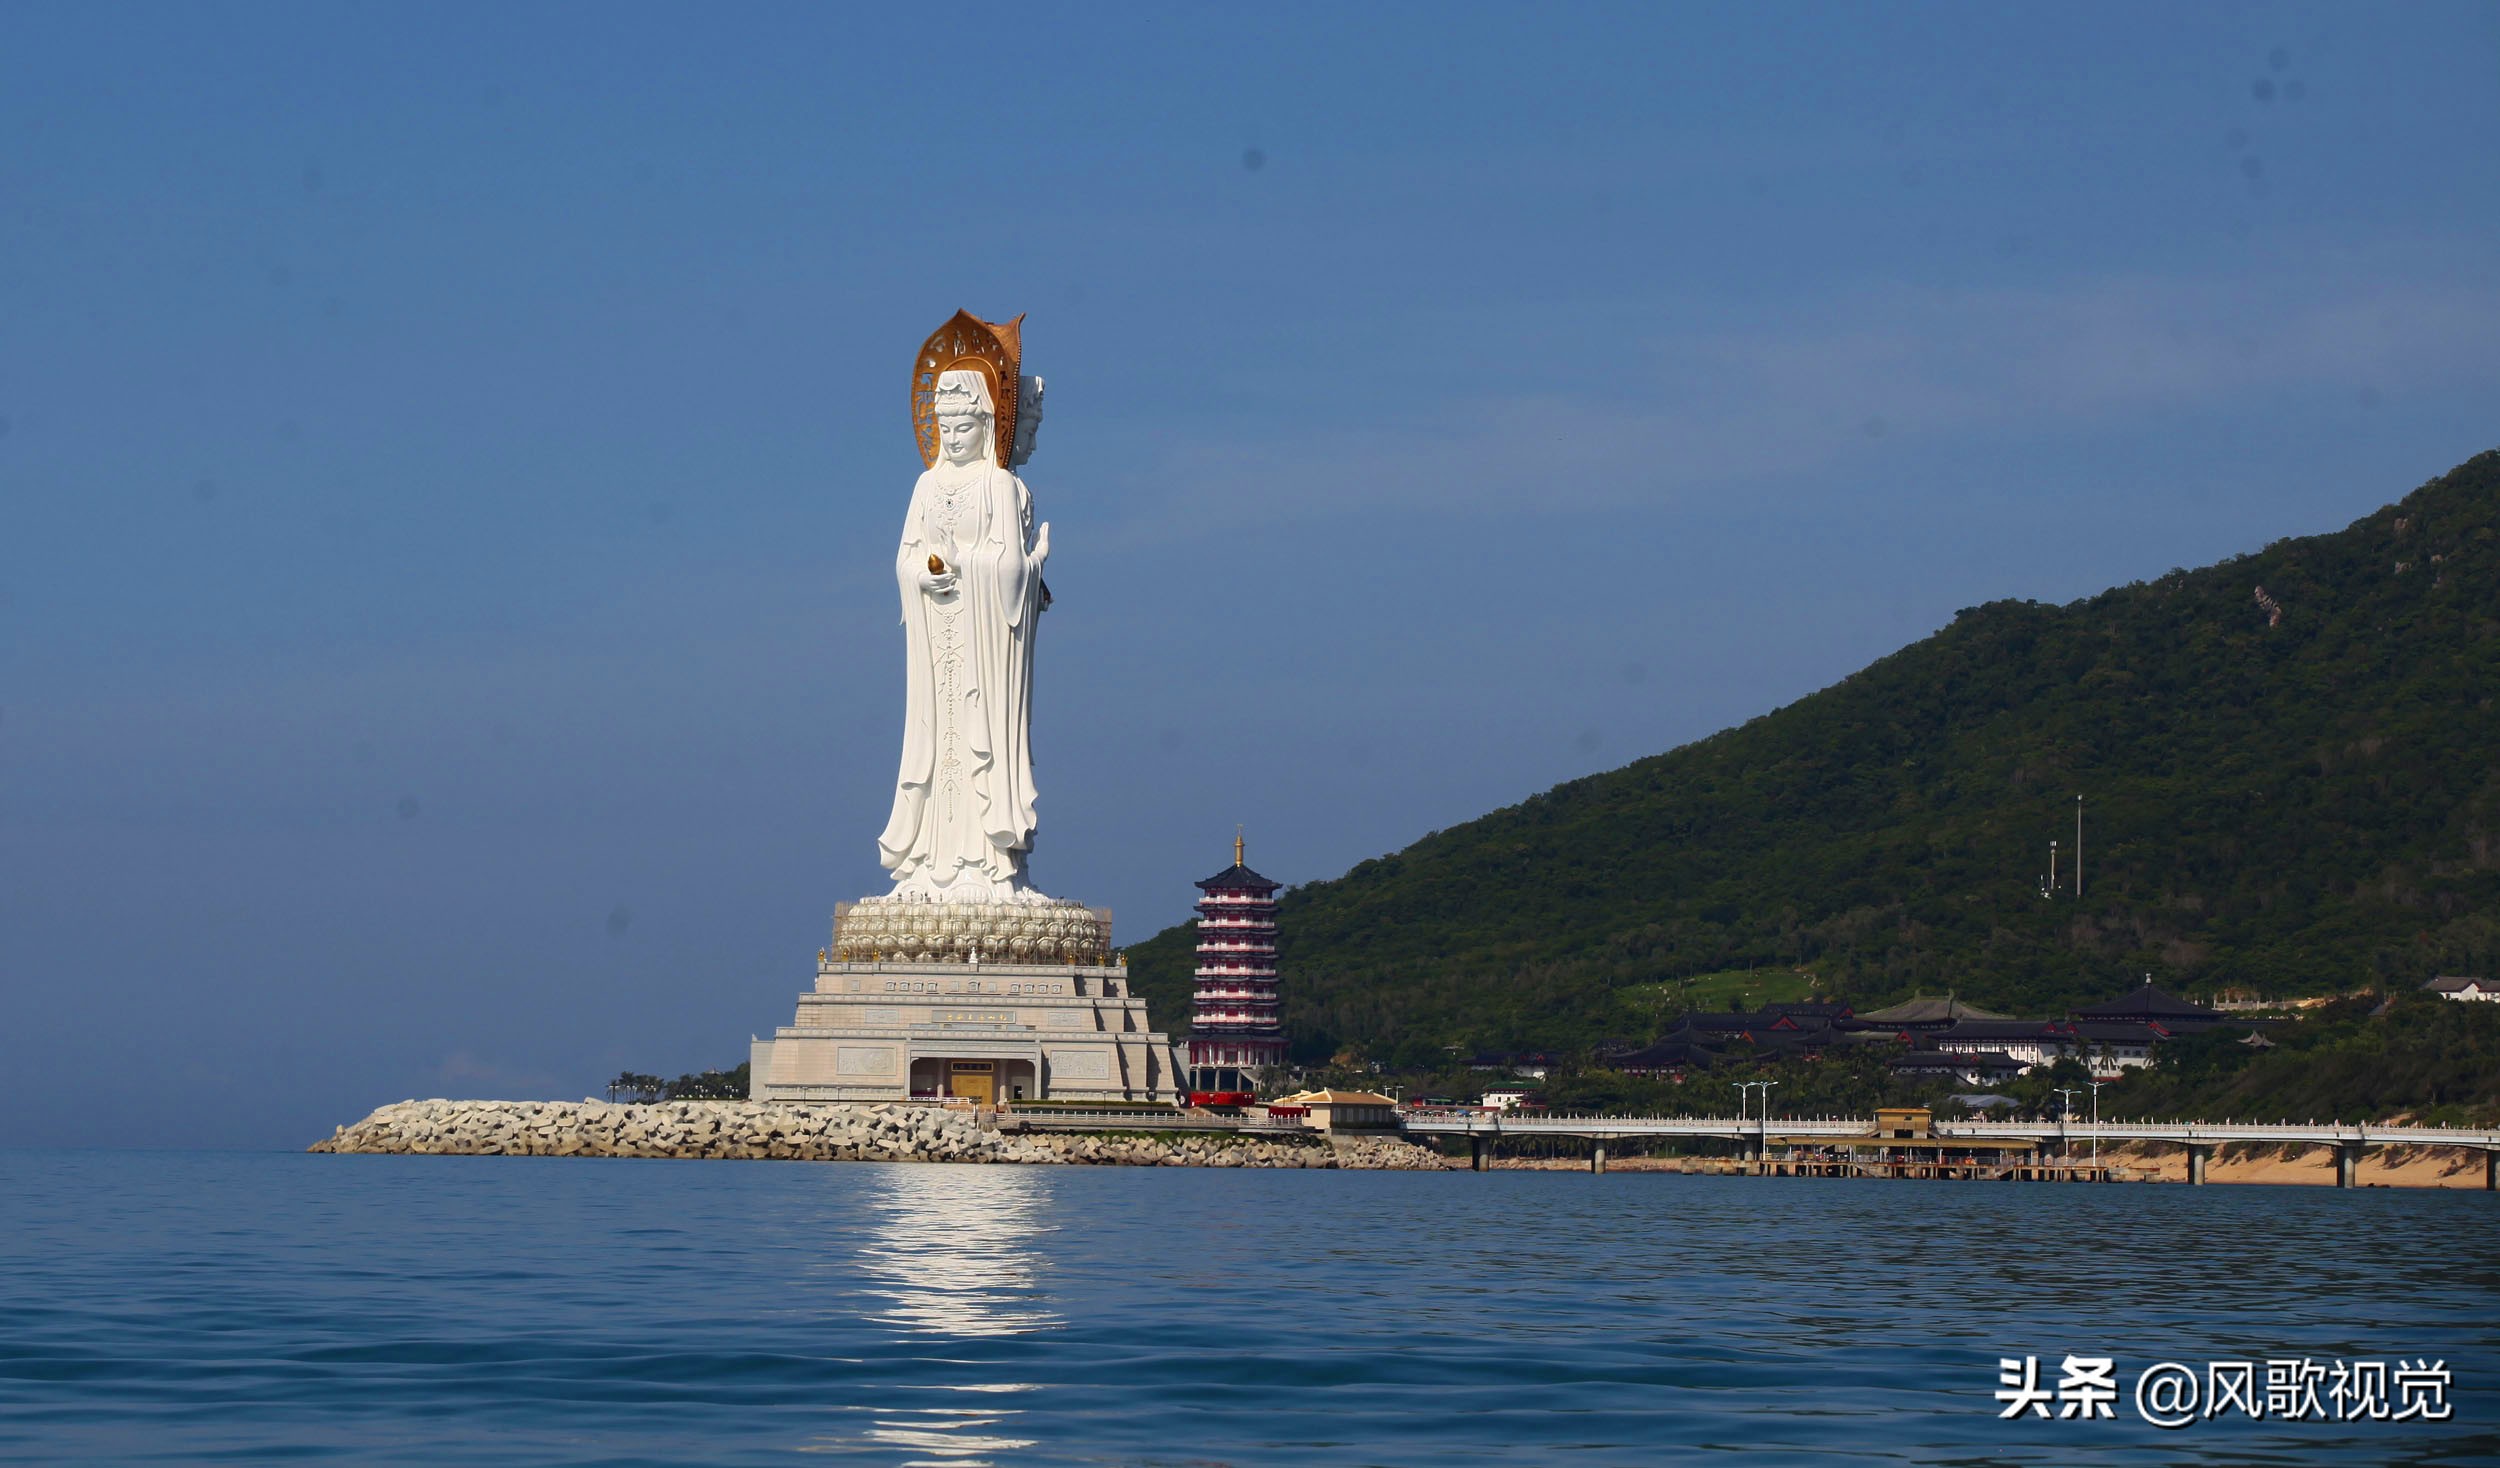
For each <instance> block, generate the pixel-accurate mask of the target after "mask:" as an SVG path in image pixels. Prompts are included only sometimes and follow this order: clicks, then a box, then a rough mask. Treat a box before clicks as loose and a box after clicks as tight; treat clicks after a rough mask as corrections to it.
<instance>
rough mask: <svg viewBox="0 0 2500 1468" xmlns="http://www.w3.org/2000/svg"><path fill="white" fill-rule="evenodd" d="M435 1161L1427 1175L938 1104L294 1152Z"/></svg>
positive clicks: (705, 1116)
mask: <svg viewBox="0 0 2500 1468" xmlns="http://www.w3.org/2000/svg"><path fill="white" fill-rule="evenodd" d="M306 1150H307V1151H312V1152H336V1153H368V1154H370V1153H391V1154H402V1155H409V1154H413V1155H420V1156H442V1157H645V1158H671V1159H678V1158H687V1159H691V1158H710V1159H718V1160H743V1161H765V1160H776V1161H794V1162H1013V1163H1033V1164H1073V1165H1079V1166H1105V1167H1285V1168H1344V1169H1365V1170H1401V1171H1431V1172H1437V1171H1440V1170H1443V1169H1445V1168H1447V1167H1449V1166H1450V1164H1449V1163H1448V1162H1446V1161H1444V1160H1443V1159H1442V1157H1441V1156H1440V1154H1439V1153H1437V1152H1434V1151H1432V1150H1430V1149H1429V1148H1425V1147H1419V1146H1416V1145H1415V1144H1414V1143H1412V1142H1408V1141H1405V1140H1403V1139H1401V1138H1394V1137H1360V1138H1345V1137H1340V1138H1335V1139H1331V1138H1327V1137H1323V1136H1318V1135H1316V1134H1315V1135H1312V1136H1309V1137H1248V1136H1240V1135H1236V1134H1231V1133H1224V1132H1166V1133H1160V1134H1147V1133H1142V1132H1116V1133H1090V1132H1039V1133H1001V1132H998V1131H994V1130H992V1129H991V1128H989V1127H987V1126H984V1125H982V1124H981V1122H980V1121H979V1120H977V1119H976V1118H974V1117H973V1116H972V1115H970V1114H968V1113H966V1112H962V1111H949V1110H946V1109H944V1108H941V1107H936V1106H919V1105H902V1104H894V1103H876V1104H869V1105H814V1106H792V1105H778V1104H766V1103H763V1102H756V1101H670V1102H661V1103H658V1104H655V1105H618V1104H614V1103H610V1102H602V1101H578V1102H576V1101H440V1100H436V1101H402V1102H399V1103H398V1104H396V1105H392V1106H384V1107H381V1108H379V1109H377V1110H375V1111H374V1112H373V1114H372V1115H370V1116H367V1117H366V1118H365V1119H364V1120H362V1121H359V1122H357V1123H356V1124H355V1125H353V1126H343V1127H340V1128H338V1130H337V1131H335V1132H334V1133H332V1134H331V1135H330V1136H329V1137H327V1138H325V1139H324V1140H322V1141H318V1142H315V1143H313V1144H312V1146H311V1147H309V1148H307V1149H306Z"/></svg>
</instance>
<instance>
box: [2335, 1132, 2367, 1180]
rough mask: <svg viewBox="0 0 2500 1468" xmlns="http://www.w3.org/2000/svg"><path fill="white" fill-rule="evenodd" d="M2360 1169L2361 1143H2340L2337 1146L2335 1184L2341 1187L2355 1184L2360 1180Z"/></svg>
mask: <svg viewBox="0 0 2500 1468" xmlns="http://www.w3.org/2000/svg"><path fill="white" fill-rule="evenodd" d="M2360 1171H2361V1145H2360V1144H2359V1143H2358V1142H2344V1143H2340V1144H2338V1145H2337V1146H2336V1148H2335V1186H2337V1187H2339V1188H2349V1187H2351V1186H2353V1185H2354V1183H2355V1182H2356V1181H2357V1180H2358V1174H2359V1173H2360Z"/></svg>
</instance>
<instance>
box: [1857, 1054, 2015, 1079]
mask: <svg viewBox="0 0 2500 1468" xmlns="http://www.w3.org/2000/svg"><path fill="white" fill-rule="evenodd" d="M1889 1068H1890V1070H1891V1071H1892V1073H1893V1074H1894V1075H1897V1076H1950V1077H1952V1078H1953V1079H1954V1080H1957V1081H1960V1082H1961V1083H1962V1084H1964V1085H1966V1086H1993V1085H1997V1084H1999V1083H2000V1082H2003V1081H2009V1080H2012V1079H2013V1078H2014V1077H2016V1076H2018V1075H2021V1074H2022V1073H2023V1072H2024V1071H2027V1070H2029V1069H2031V1067H2030V1066H2029V1065H2026V1064H2024V1063H2023V1062H2022V1061H2019V1060H2016V1059H2015V1058H2014V1057H2013V1056H2011V1055H2008V1054H2006V1053H2004V1052H2003V1051H2001V1050H1971V1051H1958V1050H1933V1049H1920V1050H1910V1051H1906V1052H1904V1053H1903V1054H1900V1055H1896V1056H1894V1057H1893V1058H1892V1060H1891V1061H1890V1062H1889Z"/></svg>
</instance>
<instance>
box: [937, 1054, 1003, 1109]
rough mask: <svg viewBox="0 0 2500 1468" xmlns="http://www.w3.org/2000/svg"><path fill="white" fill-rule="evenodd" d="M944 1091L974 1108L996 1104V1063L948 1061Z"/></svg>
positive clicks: (985, 1061)
mask: <svg viewBox="0 0 2500 1468" xmlns="http://www.w3.org/2000/svg"><path fill="white" fill-rule="evenodd" d="M946 1089H947V1090H948V1091H950V1092H952V1093H953V1094H955V1095H958V1096H961V1097H963V1098H964V1099H965V1100H967V1101H970V1102H971V1103H972V1104H974V1105H975V1106H991V1105H995V1104H997V1101H998V1082H997V1062H995V1061H989V1060H950V1061H948V1062H947V1063H946Z"/></svg>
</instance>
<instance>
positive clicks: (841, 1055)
mask: <svg viewBox="0 0 2500 1468" xmlns="http://www.w3.org/2000/svg"><path fill="white" fill-rule="evenodd" d="M833 1068H834V1072H835V1073H836V1074H837V1075H846V1076H890V1075H892V1074H894V1052H893V1051H892V1050H889V1049H887V1048H885V1047H884V1046H882V1045H879V1046H867V1045H857V1046H854V1045H845V1046H843V1047H841V1048H840V1049H839V1050H836V1051H835V1052H834V1056H833Z"/></svg>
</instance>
